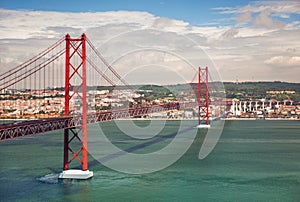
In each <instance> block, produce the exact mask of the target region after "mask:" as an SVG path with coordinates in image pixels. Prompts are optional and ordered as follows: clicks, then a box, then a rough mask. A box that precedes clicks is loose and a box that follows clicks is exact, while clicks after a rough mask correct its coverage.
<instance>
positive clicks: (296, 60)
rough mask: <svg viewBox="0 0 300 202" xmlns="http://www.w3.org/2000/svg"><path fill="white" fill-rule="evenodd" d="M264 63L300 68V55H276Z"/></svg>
mask: <svg viewBox="0 0 300 202" xmlns="http://www.w3.org/2000/svg"><path fill="white" fill-rule="evenodd" d="M264 63H265V64H268V65H274V66H278V67H298V68H299V69H300V57H299V56H292V57H291V56H274V57H271V58H270V59H268V60H265V61H264ZM299 73H300V72H299ZM298 76H299V75H298Z"/></svg>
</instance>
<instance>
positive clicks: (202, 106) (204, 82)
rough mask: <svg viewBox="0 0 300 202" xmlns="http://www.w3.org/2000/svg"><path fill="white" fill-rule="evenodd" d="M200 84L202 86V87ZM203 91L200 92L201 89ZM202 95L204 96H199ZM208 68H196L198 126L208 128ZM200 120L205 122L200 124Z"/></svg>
mask: <svg viewBox="0 0 300 202" xmlns="http://www.w3.org/2000/svg"><path fill="white" fill-rule="evenodd" d="M202 86H204V88H203V89H202ZM203 90H204V91H205V92H202V91H203ZM202 95H204V98H202V97H201V96H202ZM208 96H209V95H208V68H207V67H205V68H201V67H199V68H198V105H199V106H198V126H197V127H198V128H210V124H209V97H208ZM202 121H204V122H205V124H202Z"/></svg>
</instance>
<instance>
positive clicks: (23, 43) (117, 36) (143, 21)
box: [0, 3, 300, 83]
mask: <svg viewBox="0 0 300 202" xmlns="http://www.w3.org/2000/svg"><path fill="white" fill-rule="evenodd" d="M276 5H277V7H276V8H275V7H274V6H273V5H271V4H270V5H261V4H254V5H248V6H246V7H243V8H220V9H219V10H220V11H226V12H231V13H233V14H237V16H236V18H239V19H237V23H238V25H237V26H228V25H227V26H217V25H202V26H192V25H190V24H189V23H187V22H184V21H180V20H174V19H168V18H163V17H159V16H154V15H152V14H150V13H147V12H129V11H116V12H95V13H91V12H87V13H62V12H46V11H13V10H4V9H2V10H0V27H1V28H0V58H1V60H0V72H3V71H5V70H8V69H9V68H13V67H14V66H16V65H18V64H20V63H21V62H24V61H25V60H27V59H29V58H30V57H33V56H34V55H36V54H37V53H39V52H41V51H42V50H44V49H45V48H47V47H48V46H50V45H51V44H53V43H54V42H55V41H57V40H58V39H59V38H61V37H63V36H64V35H65V34H66V33H70V34H71V36H72V37H77V36H80V35H81V34H82V33H83V32H85V33H86V34H87V36H88V37H89V39H90V40H91V41H92V42H93V44H95V45H96V47H97V48H99V50H100V52H101V53H102V54H103V56H104V57H105V58H106V59H107V60H108V61H109V62H110V63H113V62H114V64H116V65H117V66H115V68H116V70H117V71H118V72H120V74H121V75H126V73H128V72H132V70H133V69H134V68H137V67H143V68H146V67H148V68H150V67H151V64H156V65H157V66H156V67H155V69H159V67H166V69H165V70H164V72H171V71H170V70H168V69H167V67H168V68H169V67H170V68H173V70H174V71H175V72H178V73H179V74H180V75H182V76H183V78H184V79H186V80H188V78H189V77H192V76H193V72H192V71H191V70H190V69H189V68H190V67H189V65H188V63H190V64H191V65H194V66H195V67H197V66H209V67H212V66H213V64H216V68H217V69H218V70H219V71H220V72H221V73H222V77H223V78H224V79H225V80H235V79H236V77H239V80H249V79H250V78H251V76H253V75H259V77H258V76H254V77H255V78H256V79H259V80H274V79H276V80H281V79H280V78H278V75H276V70H277V69H278V67H277V66H276V64H281V65H285V66H290V67H291V66H293V67H295V65H292V64H294V63H295V60H298V59H297V58H298V57H296V55H300V41H299V35H300V26H299V25H300V23H299V21H294V22H292V21H290V22H289V23H288V24H287V25H285V26H284V27H283V26H282V25H281V24H280V23H279V24H278V22H277V21H275V20H274V19H273V18H272V17H273V16H274V14H276V15H277V14H278V15H279V14H282V15H283V14H284V13H285V14H287V15H290V14H292V13H293V12H295V13H298V10H297V9H298V7H297V6H296V5H295V4H293V6H285V5H283V4H282V3H280V4H279V3H278V4H276ZM280 6H282V7H280ZM270 7H272V9H271V10H267V9H268V8H270ZM273 9H274V10H273ZM274 11H276V12H274ZM279 11H280V12H279ZM255 12H256V15H253V13H255ZM289 20H290V19H289ZM249 22H251V23H252V24H251V23H249ZM253 23H254V24H256V26H253V25H254V24H253ZM149 49H151V50H152V52H151V51H150V52H149V51H148V52H146V54H145V55H143V53H145V50H149ZM138 50H140V52H139V51H138ZM134 51H137V52H135V54H133V52H134ZM164 51H165V53H164ZM130 53H131V54H130ZM138 53H139V54H138ZM126 54H127V56H126ZM280 55H281V56H280ZM122 56H123V57H122ZM124 56H126V57H124ZM177 56H178V57H177ZM276 57H277V58H276ZM295 57H296V58H295ZM283 60H286V61H288V62H285V63H284V62H281V63H280V61H283ZM178 61H180V62H178ZM143 64H144V65H146V66H143ZM153 68H154V67H153ZM135 74H140V75H138V76H140V77H141V78H143V77H145V74H142V73H141V71H138V70H136V71H135ZM284 74H285V75H284V76H283V74H281V76H282V79H284V80H287V81H293V82H298V81H299V78H298V75H299V74H300V72H299V68H298V69H297V68H292V70H290V71H288V72H285V73H284ZM149 76H150V77H151V76H153V77H155V73H154V74H149ZM130 78H132V79H134V76H132V77H130ZM159 78H160V77H159ZM169 79H170V81H172V82H176V81H175V80H172V78H169ZM140 80H141V81H142V80H143V79H140ZM150 80H151V81H154V80H155V78H149V81H150ZM132 82H135V81H134V80H131V81H129V83H132ZM158 82H159V81H158ZM163 82H164V83H167V81H163Z"/></svg>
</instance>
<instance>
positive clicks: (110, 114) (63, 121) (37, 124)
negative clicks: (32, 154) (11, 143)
mask: <svg viewBox="0 0 300 202" xmlns="http://www.w3.org/2000/svg"><path fill="white" fill-rule="evenodd" d="M197 106H198V103H197V102H184V103H170V104H163V105H153V106H151V107H140V108H129V109H127V108H126V109H120V110H116V111H104V112H97V113H91V114H87V123H88V124H93V123H98V122H105V121H111V120H115V119H120V118H129V117H134V116H144V115H147V114H150V113H155V112H163V111H169V110H176V109H185V108H193V107H197ZM81 126H82V116H81V115H78V116H67V117H61V118H59V117H57V118H48V119H42V120H31V121H24V122H21V123H17V124H10V125H4V126H0V141H4V140H10V139H15V138H18V137H24V136H31V135H36V134H40V133H45V132H50V131H54V130H63V129H67V131H68V132H69V129H74V128H77V127H81ZM65 131H66V130H65ZM70 139H72V138H70ZM70 139H69V138H68V141H70ZM67 149H68V147H67ZM67 162H69V160H68V161H67ZM66 168H67V167H66Z"/></svg>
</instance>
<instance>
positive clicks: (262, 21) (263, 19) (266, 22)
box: [253, 9, 285, 29]
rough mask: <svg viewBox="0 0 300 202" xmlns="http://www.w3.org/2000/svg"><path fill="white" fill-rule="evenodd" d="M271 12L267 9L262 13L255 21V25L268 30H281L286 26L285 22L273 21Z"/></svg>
mask: <svg viewBox="0 0 300 202" xmlns="http://www.w3.org/2000/svg"><path fill="white" fill-rule="evenodd" d="M270 14H271V10H270V9H266V10H264V11H262V12H261V13H260V14H259V15H258V16H257V17H256V18H255V20H254V22H253V23H254V25H257V26H263V27H265V28H267V29H281V28H283V27H284V26H285V23H284V22H281V21H279V20H273V19H272V18H271V17H270Z"/></svg>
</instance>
